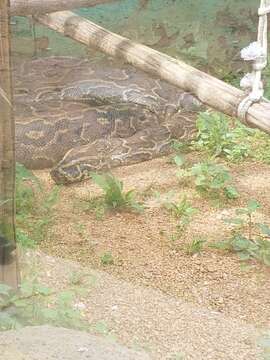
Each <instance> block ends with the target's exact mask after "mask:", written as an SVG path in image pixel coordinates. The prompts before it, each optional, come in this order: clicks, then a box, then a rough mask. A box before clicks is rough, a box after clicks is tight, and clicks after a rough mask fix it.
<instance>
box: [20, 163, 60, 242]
mask: <svg viewBox="0 0 270 360" xmlns="http://www.w3.org/2000/svg"><path fill="white" fill-rule="evenodd" d="M59 192H60V187H56V186H55V187H54V188H53V189H52V190H51V191H50V192H49V193H46V192H45V191H44V189H43V188H42V186H41V184H40V182H39V180H38V179H37V178H36V177H35V176H34V175H33V174H32V172H31V171H29V170H27V169H26V168H25V167H24V166H23V165H20V164H17V165H16V195H15V196H16V222H17V240H18V243H21V245H22V246H26V247H28V246H29V247H34V245H35V244H38V243H40V242H41V241H42V240H43V239H44V238H45V236H46V235H47V231H48V228H49V226H50V225H51V224H52V222H53V207H54V205H55V204H56V202H57V201H58V197H59Z"/></svg>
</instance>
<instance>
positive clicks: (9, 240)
mask: <svg viewBox="0 0 270 360" xmlns="http://www.w3.org/2000/svg"><path fill="white" fill-rule="evenodd" d="M8 6H9V4H8V0H0V283H1V282H2V283H6V284H7V285H10V286H12V287H14V288H16V287H17V286H18V278H19V272H18V263H17V254H16V242H15V220H14V216H15V200H14V191H15V179H14V177H15V175H14V174H15V157H14V155H15V154H14V139H15V133H14V121H13V117H12V99H11V74H10V32H9V15H8Z"/></svg>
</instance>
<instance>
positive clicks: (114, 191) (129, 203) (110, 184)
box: [91, 174, 143, 212]
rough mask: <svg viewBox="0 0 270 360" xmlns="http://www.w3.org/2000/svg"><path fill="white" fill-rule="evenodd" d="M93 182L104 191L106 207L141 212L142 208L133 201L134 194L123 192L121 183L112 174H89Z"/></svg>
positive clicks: (131, 191)
mask: <svg viewBox="0 0 270 360" xmlns="http://www.w3.org/2000/svg"><path fill="white" fill-rule="evenodd" d="M91 177H92V179H93V181H94V182H95V183H96V184H97V185H98V186H99V187H100V188H101V189H102V190H103V191H104V201H105V204H106V206H108V207H109V208H112V209H132V210H135V211H138V212H139V211H142V210H143V207H142V205H140V204H139V203H138V202H136V201H135V192H134V190H130V191H128V192H126V193H124V192H123V182H122V181H120V180H118V179H117V178H115V177H114V176H113V175H112V174H104V175H99V174H91Z"/></svg>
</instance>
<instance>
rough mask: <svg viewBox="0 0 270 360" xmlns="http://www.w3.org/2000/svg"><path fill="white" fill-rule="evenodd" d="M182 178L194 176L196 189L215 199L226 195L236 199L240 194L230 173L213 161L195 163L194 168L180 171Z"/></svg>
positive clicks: (227, 197) (179, 174) (228, 197)
mask: <svg viewBox="0 0 270 360" xmlns="http://www.w3.org/2000/svg"><path fill="white" fill-rule="evenodd" d="M178 176H179V177H180V179H181V178H184V179H185V178H193V179H194V183H195V186H196V190H197V191H198V192H199V193H200V194H201V195H204V196H208V197H210V198H213V199H218V198H221V197H225V198H226V199H230V200H231V199H236V198H237V197H238V196H239V194H238V192H237V190H236V188H235V187H234V186H233V185H232V184H231V182H232V178H231V175H230V173H229V172H228V170H227V169H226V168H224V167H223V166H222V165H219V164H215V163H213V162H209V161H206V162H202V163H198V164H195V165H194V166H193V167H192V168H190V169H187V170H183V171H182V172H180V173H178Z"/></svg>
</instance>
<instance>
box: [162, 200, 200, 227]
mask: <svg viewBox="0 0 270 360" xmlns="http://www.w3.org/2000/svg"><path fill="white" fill-rule="evenodd" d="M164 206H165V207H166V209H168V210H169V211H170V212H171V213H172V214H173V215H174V216H175V217H176V218H177V219H179V220H180V224H181V225H182V226H183V227H184V226H186V225H188V224H189V223H190V222H191V219H192V217H193V215H194V214H196V213H197V212H198V209H196V208H193V207H192V205H191V203H190V202H189V201H188V199H187V197H186V195H185V196H183V198H182V199H181V200H180V201H179V202H178V203H175V202H165V204H164Z"/></svg>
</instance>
